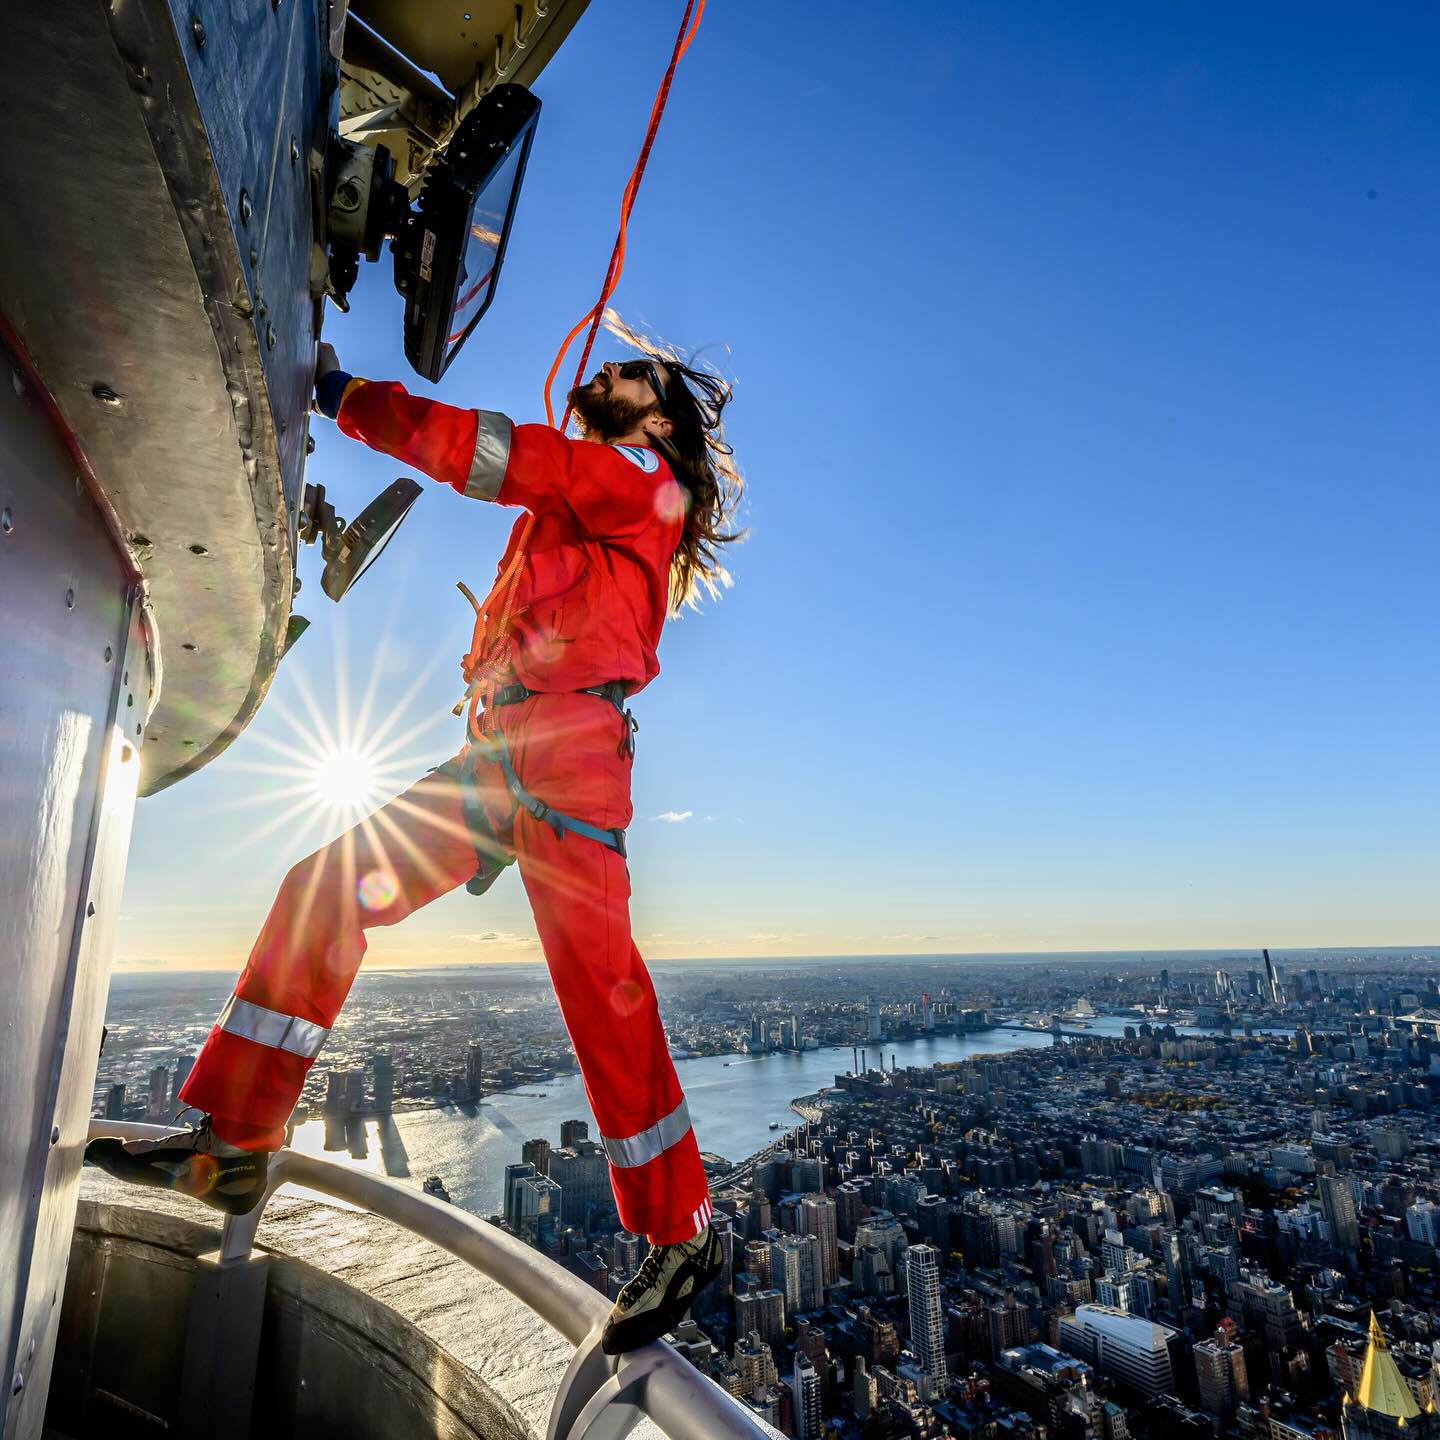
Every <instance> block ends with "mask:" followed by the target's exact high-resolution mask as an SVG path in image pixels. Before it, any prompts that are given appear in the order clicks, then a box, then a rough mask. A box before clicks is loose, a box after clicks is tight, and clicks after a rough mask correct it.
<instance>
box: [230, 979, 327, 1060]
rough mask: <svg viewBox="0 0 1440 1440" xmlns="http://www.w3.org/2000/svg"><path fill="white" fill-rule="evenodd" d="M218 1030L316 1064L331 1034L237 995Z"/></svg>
mask: <svg viewBox="0 0 1440 1440" xmlns="http://www.w3.org/2000/svg"><path fill="white" fill-rule="evenodd" d="M215 1027H216V1029H218V1030H223V1031H225V1033H226V1034H227V1035H239V1036H240V1037H241V1039H243V1040H253V1041H254V1042H255V1043H256V1044H257V1045H268V1046H269V1047H270V1048H271V1049H272V1050H288V1051H289V1052H290V1053H291V1054H292V1055H299V1056H300V1057H301V1058H302V1059H305V1060H313V1059H314V1058H315V1057H316V1056H317V1055H318V1054H319V1053H320V1048H321V1046H323V1045H324V1044H325V1041H326V1038H327V1037H328V1036H329V1034H330V1031H329V1030H328V1029H327V1028H326V1027H325V1026H324V1025H317V1024H316V1023H315V1022H314V1021H313V1020H302V1019H301V1018H300V1017H299V1016H298V1015H282V1014H281V1013H280V1012H279V1011H278V1010H267V1009H265V1007H264V1006H263V1005H253V1004H251V1002H250V1001H249V1000H242V999H241V998H240V997H239V996H238V995H231V996H230V998H229V999H228V1000H227V1001H226V1002H225V1008H224V1009H223V1010H222V1011H221V1012H220V1016H219V1019H217V1020H216V1021H215Z"/></svg>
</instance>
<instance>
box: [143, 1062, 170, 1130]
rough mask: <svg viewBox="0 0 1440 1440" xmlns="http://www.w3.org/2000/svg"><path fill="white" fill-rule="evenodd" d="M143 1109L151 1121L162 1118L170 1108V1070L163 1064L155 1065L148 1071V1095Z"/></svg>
mask: <svg viewBox="0 0 1440 1440" xmlns="http://www.w3.org/2000/svg"><path fill="white" fill-rule="evenodd" d="M145 1109H146V1115H147V1117H148V1118H149V1119H150V1120H152V1121H159V1120H164V1119H165V1118H166V1116H167V1112H168V1111H169V1109H170V1072H169V1071H168V1070H167V1069H166V1068H165V1067H164V1066H163V1065H157V1066H155V1068H154V1069H153V1070H151V1072H150V1095H149V1099H148V1100H147V1102H146V1107H145Z"/></svg>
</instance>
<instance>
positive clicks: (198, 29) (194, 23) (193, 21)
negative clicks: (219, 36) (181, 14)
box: [190, 15, 205, 50]
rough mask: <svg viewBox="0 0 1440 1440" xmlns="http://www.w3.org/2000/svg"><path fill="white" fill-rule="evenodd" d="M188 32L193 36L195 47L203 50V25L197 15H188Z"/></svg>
mask: <svg viewBox="0 0 1440 1440" xmlns="http://www.w3.org/2000/svg"><path fill="white" fill-rule="evenodd" d="M190 33H191V34H192V35H193V36H194V37H195V48H196V49H197V50H203V49H204V48H205V27H204V26H203V25H202V24H201V23H200V17H199V16H198V15H192V16H191V17H190Z"/></svg>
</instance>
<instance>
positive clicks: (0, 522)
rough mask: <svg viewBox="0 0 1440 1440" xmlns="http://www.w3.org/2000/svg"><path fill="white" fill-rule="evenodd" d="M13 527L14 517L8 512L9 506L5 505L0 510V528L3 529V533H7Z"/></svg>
mask: <svg viewBox="0 0 1440 1440" xmlns="http://www.w3.org/2000/svg"><path fill="white" fill-rule="evenodd" d="M14 528H15V517H14V516H13V515H12V514H11V513H10V507H9V506H8V505H7V506H6V507H5V508H4V509H3V510H0V530H3V531H4V532H5V534H7V535H8V534H9V533H10V532H11V531H12V530H13V529H14Z"/></svg>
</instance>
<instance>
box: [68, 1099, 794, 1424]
mask: <svg viewBox="0 0 1440 1440" xmlns="http://www.w3.org/2000/svg"><path fill="white" fill-rule="evenodd" d="M170 1133H172V1132H171V1130H170V1129H169V1127H166V1126H162V1125H140V1124H135V1123H132V1122H129V1121H119V1120H92V1121H91V1122H90V1137H91V1138H92V1139H94V1138H97V1137H99V1136H102V1135H118V1136H120V1137H122V1138H123V1139H127V1140H141V1139H154V1138H157V1137H159V1136H162V1135H166V1134H170ZM285 1184H295V1185H303V1186H305V1187H306V1188H307V1189H310V1190H317V1191H319V1192H320V1193H321V1194H324V1195H329V1196H330V1197H331V1198H333V1199H336V1200H343V1201H346V1202H347V1203H348V1204H351V1205H355V1206H358V1207H360V1208H361V1209H363V1210H368V1211H370V1212H371V1213H372V1214H374V1215H379V1216H382V1217H383V1218H384V1219H386V1220H389V1221H391V1222H392V1223H393V1224H396V1225H399V1226H401V1227H402V1228H403V1229H405V1230H408V1231H410V1232H411V1233H412V1234H416V1235H419V1236H421V1237H422V1238H424V1239H426V1240H428V1241H430V1242H431V1244H433V1245H438V1246H439V1247H440V1248H441V1249H442V1250H448V1251H449V1252H450V1253H451V1254H452V1255H454V1256H455V1257H456V1258H457V1259H459V1260H463V1261H464V1262H465V1263H466V1264H467V1265H469V1266H471V1267H472V1268H473V1269H475V1270H478V1271H479V1272H480V1273H481V1274H482V1275H486V1276H488V1277H489V1278H490V1279H491V1280H493V1281H495V1283H496V1284H498V1285H500V1286H503V1287H504V1289H506V1290H507V1291H509V1293H510V1294H512V1295H514V1296H515V1298H516V1299H518V1300H520V1301H521V1302H522V1303H523V1304H525V1305H526V1306H528V1307H529V1308H530V1309H531V1310H533V1311H534V1312H535V1313H536V1314H537V1315H539V1316H540V1318H541V1319H542V1320H544V1321H545V1323H546V1324H547V1325H549V1326H551V1327H552V1328H553V1329H555V1330H556V1331H558V1332H559V1333H560V1334H561V1335H563V1336H564V1337H565V1338H566V1340H568V1341H569V1342H570V1343H571V1344H572V1345H574V1346H575V1347H576V1351H575V1357H574V1359H573V1360H572V1361H571V1363H570V1367H569V1369H568V1370H567V1372H566V1374H565V1378H564V1380H563V1381H562V1382H561V1385H560V1389H559V1391H558V1392H557V1394H556V1396H555V1401H554V1404H553V1405H552V1407H551V1412H550V1423H549V1426H548V1428H547V1440H620V1437H622V1436H624V1435H626V1434H628V1433H629V1432H630V1430H631V1429H632V1428H633V1427H634V1426H635V1425H636V1424H637V1423H638V1422H639V1420H640V1419H641V1418H642V1417H644V1416H648V1417H649V1418H650V1419H651V1420H653V1421H654V1422H655V1424H656V1425H658V1426H659V1427H660V1429H661V1430H663V1431H664V1432H665V1434H666V1435H668V1436H669V1437H670V1440H772V1437H773V1435H774V1432H773V1431H772V1430H770V1428H769V1427H768V1426H766V1425H765V1424H764V1423H763V1422H762V1421H761V1420H760V1418H759V1417H758V1416H756V1415H754V1414H752V1413H751V1412H750V1411H749V1410H747V1409H746V1408H745V1407H744V1406H742V1405H741V1404H739V1402H738V1401H735V1400H733V1399H731V1397H730V1396H729V1395H727V1394H726V1393H725V1392H724V1391H723V1390H721V1389H720V1387H719V1386H717V1385H716V1384H715V1383H714V1382H713V1381H711V1380H710V1379H708V1378H707V1377H706V1376H704V1375H702V1374H701V1373H700V1372H699V1371H698V1370H696V1369H695V1367H694V1366H693V1365H691V1364H690V1363H689V1362H688V1361H686V1360H684V1359H682V1358H681V1357H680V1356H679V1355H677V1354H676V1353H675V1351H674V1350H672V1349H671V1348H670V1346H668V1345H666V1344H665V1343H664V1342H663V1341H662V1342H658V1343H656V1344H654V1345H649V1346H646V1347H645V1349H643V1350H637V1351H635V1352H633V1353H632V1354H629V1355H625V1356H621V1357H620V1359H619V1360H618V1361H617V1360H614V1359H611V1358H610V1357H608V1356H606V1355H605V1354H603V1353H602V1351H601V1350H600V1348H599V1341H600V1329H601V1326H602V1325H603V1323H604V1320H605V1316H606V1315H607V1314H608V1313H609V1310H610V1307H609V1305H608V1304H607V1303H606V1302H605V1300H604V1299H603V1297H602V1296H601V1295H600V1294H599V1293H598V1292H597V1291H595V1290H594V1289H592V1288H591V1287H590V1286H589V1285H586V1284H585V1283H584V1281H582V1280H580V1279H578V1278H577V1277H576V1276H574V1275H572V1274H570V1272H569V1271H568V1270H563V1269H561V1267H560V1266H558V1265H556V1264H555V1263H554V1262H553V1261H551V1260H548V1259H547V1258H546V1257H545V1256H544V1255H542V1254H541V1253H540V1252H539V1251H538V1250H532V1249H531V1248H530V1247H529V1246H528V1245H525V1244H523V1243H522V1242H521V1241H519V1240H517V1239H516V1238H515V1237H514V1236H513V1235H507V1234H506V1233H505V1232H504V1231H503V1230H500V1229H497V1228H496V1227H495V1226H494V1225H490V1224H487V1223H486V1222H485V1221H483V1220H481V1219H480V1218H479V1217H478V1216H475V1215H471V1214H469V1213H468V1212H467V1211H464V1210H459V1209H456V1207H455V1206H453V1205H447V1204H445V1203H444V1202H443V1201H440V1200H432V1199H431V1198H430V1197H429V1196H428V1195H425V1194H423V1193H422V1192H420V1191H417V1190H414V1189H412V1188H411V1187H409V1186H407V1185H401V1184H399V1183H398V1182H397V1181H394V1180H388V1179H385V1178H383V1177H381V1176H378V1175H369V1174H366V1173H364V1172H362V1171H359V1170H351V1169H348V1168H347V1167H345V1166H343V1165H336V1164H334V1163H333V1162H332V1161H329V1160H318V1159H316V1158H315V1157H314V1156H310V1155H301V1154H299V1153H297V1152H296V1151H293V1150H281V1151H280V1152H279V1153H278V1154H277V1155H276V1156H275V1158H274V1159H273V1160H272V1161H271V1163H270V1179H269V1185H268V1186H267V1189H266V1192H265V1200H264V1201H262V1202H261V1203H260V1204H259V1205H257V1206H256V1207H255V1209H254V1210H252V1211H251V1212H250V1213H249V1214H248V1215H243V1216H236V1217H231V1218H229V1219H227V1220H226V1221H225V1224H224V1227H223V1229H222V1232H221V1263H222V1264H235V1265H239V1264H243V1263H244V1262H245V1261H246V1260H247V1259H248V1257H249V1255H250V1252H251V1249H252V1248H253V1246H254V1243H255V1232H256V1230H257V1229H258V1228H259V1225H260V1220H261V1217H262V1216H263V1215H264V1212H265V1206H266V1204H268V1202H269V1199H270V1196H272V1195H273V1194H274V1193H275V1191H276V1190H278V1189H279V1188H280V1186H282V1185H285Z"/></svg>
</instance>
